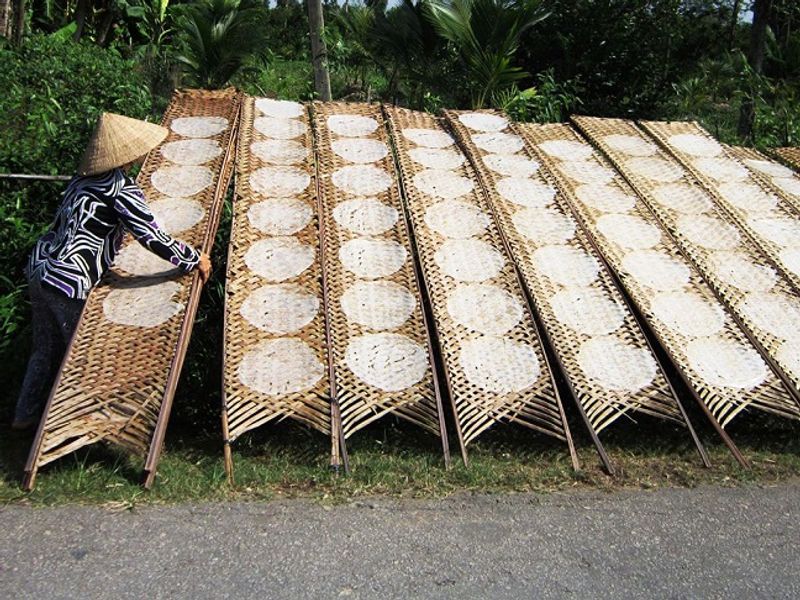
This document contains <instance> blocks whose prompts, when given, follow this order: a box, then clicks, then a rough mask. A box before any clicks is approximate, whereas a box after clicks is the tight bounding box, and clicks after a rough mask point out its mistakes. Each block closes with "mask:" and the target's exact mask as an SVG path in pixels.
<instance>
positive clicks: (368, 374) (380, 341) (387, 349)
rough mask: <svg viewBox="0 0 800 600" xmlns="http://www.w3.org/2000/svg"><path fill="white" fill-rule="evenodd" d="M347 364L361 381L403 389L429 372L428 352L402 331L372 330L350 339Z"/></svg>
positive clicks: (382, 387)
mask: <svg viewBox="0 0 800 600" xmlns="http://www.w3.org/2000/svg"><path fill="white" fill-rule="evenodd" d="M344 360H345V363H346V364H347V366H348V367H349V368H350V370H351V371H352V372H353V373H354V374H355V376H356V377H358V378H359V379H361V381H363V382H365V383H367V384H369V385H371V386H373V387H376V388H378V389H381V390H384V391H386V392H399V391H400V390H405V389H407V388H410V387H411V386H413V385H415V384H417V383H419V382H420V381H422V379H423V377H425V374H426V373H427V372H428V353H427V351H426V350H425V348H423V347H422V345H420V344H418V343H417V342H415V341H414V340H412V339H410V338H408V337H406V336H404V335H401V334H399V333H368V334H366V335H362V336H359V337H356V338H353V339H351V340H350V343H349V344H348V345H347V350H346V351H345V359H344Z"/></svg>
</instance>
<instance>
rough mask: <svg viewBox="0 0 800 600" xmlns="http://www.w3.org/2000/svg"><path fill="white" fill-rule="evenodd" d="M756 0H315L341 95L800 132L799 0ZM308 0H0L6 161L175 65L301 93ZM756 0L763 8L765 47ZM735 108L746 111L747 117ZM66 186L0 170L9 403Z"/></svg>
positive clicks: (65, 164) (215, 297)
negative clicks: (46, 238)
mask: <svg viewBox="0 0 800 600" xmlns="http://www.w3.org/2000/svg"><path fill="white" fill-rule="evenodd" d="M312 1H313V0H312ZM755 4H757V5H756V6H754V3H753V2H752V1H749V0H393V1H392V2H391V4H390V5H387V2H386V0H366V3H365V4H360V3H355V2H352V1H347V2H343V3H341V4H339V3H336V2H333V1H329V2H328V1H326V2H325V3H324V7H323V8H324V15H325V21H326V29H325V32H324V39H325V41H326V44H327V49H328V56H327V58H328V64H329V67H330V74H331V87H332V92H333V97H334V98H337V99H345V100H367V101H373V100H382V101H387V102H394V103H398V104H401V105H405V106H409V107H412V108H415V109H421V110H428V111H435V110H437V109H439V108H441V107H454V108H466V107H473V106H474V107H480V106H494V107H498V108H502V109H504V110H507V111H508V112H509V113H510V114H511V115H512V116H513V117H514V118H516V119H519V120H537V121H557V120H561V119H564V118H565V117H566V116H567V115H568V114H570V113H572V112H579V113H583V114H590V115H601V116H622V117H627V118H648V119H665V118H675V119H698V120H700V121H701V122H702V123H703V124H704V125H705V126H706V127H708V128H709V129H710V130H711V131H712V132H713V133H714V134H715V135H717V136H718V137H719V138H720V139H722V140H723V141H726V142H735V143H743V142H744V143H748V144H752V145H756V146H760V147H764V146H774V145H792V144H797V143H798V138H800V104H798V94H799V93H800V30H798V23H799V22H800V3H798V2H796V1H795V0H758V2H757V3H755ZM8 7H10V8H11V12H10V13H9V12H8V11H7V10H6V9H7V8H8ZM20 7H21V8H22V13H21V14H24V17H25V18H24V19H23V20H22V26H21V27H19V26H17V27H15V26H14V24H15V23H17V22H18V20H17V19H15V18H14V14H15V12H14V11H19V9H20ZM306 8H307V7H306V5H305V4H303V3H300V2H298V1H297V0H277V3H276V2H275V1H273V2H272V3H271V4H269V5H268V4H267V3H265V2H263V1H262V0H196V1H192V2H185V1H184V2H176V1H174V0H173V1H172V2H171V1H170V0H27V1H26V0H0V89H3V90H4V91H3V94H2V95H0V115H3V117H2V123H3V127H2V128H0V172H23V173H45V174H57V173H66V174H68V173H70V172H72V171H73V169H74V168H75V166H76V165H77V162H78V159H79V156H80V154H81V151H82V149H83V146H84V144H85V142H86V140H87V138H88V135H89V132H90V128H91V126H92V124H93V122H94V120H95V118H96V117H97V115H98V114H99V112H101V111H104V110H112V111H115V112H120V113H124V114H128V115H131V116H135V117H139V118H150V119H153V120H158V119H159V117H160V113H161V110H162V109H163V107H164V106H165V105H166V103H167V102H168V99H169V95H170V93H171V90H172V89H174V88H175V87H176V86H179V85H188V86H205V87H222V86H226V85H236V86H238V87H240V88H242V89H244V90H246V91H247V92H250V93H253V94H259V95H270V96H277V97H280V98H286V99H294V100H309V99H312V98H314V95H315V92H314V89H315V86H314V77H313V69H312V64H311V56H310V42H309V24H308V19H307V16H306V15H307V11H306ZM754 8H755V9H756V14H759V15H762V18H760V19H757V21H758V22H760V23H762V24H763V26H764V27H763V30H764V35H763V44H760V43H759V44H757V45H758V47H760V48H761V49H762V50H763V52H762V55H763V57H762V58H763V60H761V62H760V63H759V61H758V60H754V58H755V59H757V58H758V56H755V57H754V54H753V48H754V44H753V40H754V39H756V40H757V39H758V35H757V34H758V28H757V27H756V28H754V27H753V25H752V23H751V22H752V15H753V9H754ZM8 14H10V15H11V18H10V19H4V18H3V15H8ZM754 33H755V34H756V35H755V36H754ZM3 35H5V36H6V38H7V39H5V38H3V37H2V36H3ZM743 107H744V108H743ZM747 111H750V112H751V113H752V124H751V126H748V127H745V128H744V129H742V128H741V127H740V120H741V115H742V114H743V113H746V112H747ZM61 189H62V185H61V184H44V183H35V184H29V183H26V184H21V183H19V182H9V181H6V180H0V380H2V381H3V382H4V383H6V385H4V386H3V390H2V391H1V392H0V419H2V420H3V421H6V420H7V419H9V418H10V414H11V407H12V405H13V402H14V401H15V398H16V389H17V387H18V384H19V381H20V379H21V374H22V370H23V368H24V363H25V360H26V357H27V344H28V337H29V331H28V309H27V303H26V300H25V289H24V277H23V274H22V266H23V264H24V260H25V257H26V255H27V253H28V252H29V250H30V247H31V245H32V243H33V241H34V240H35V239H36V237H37V236H38V235H39V234H40V233H41V232H42V231H43V230H44V228H46V227H47V225H48V224H49V220H50V218H51V216H52V214H53V212H54V210H55V207H56V205H57V203H58V201H59V193H60V190H61ZM225 236H226V223H225V222H223V226H222V227H221V230H220V238H221V240H224V239H225ZM223 250H224V248H223V244H218V245H217V253H218V256H217V271H216V273H217V275H216V277H215V279H214V280H213V281H212V284H211V285H210V286H208V288H207V289H206V291H205V292H204V293H205V297H204V301H203V305H202V306H203V308H202V309H201V313H200V315H199V320H198V327H197V328H196V330H195V334H194V337H193V341H192V347H191V351H190V355H189V361H188V363H187V367H186V369H184V381H183V382H182V384H181V386H180V392H179V398H178V401H177V402H176V414H175V418H174V425H175V427H173V429H172V431H176V432H177V433H176V434H175V435H178V436H181V435H183V432H186V431H192V432H194V434H193V435H196V434H198V432H200V434H199V435H201V436H202V435H207V436H209V437H210V438H211V439H216V437H217V435H218V433H217V431H218V430H217V427H218V422H217V406H218V402H219V398H218V392H217V390H218V389H219V385H218V381H216V380H215V377H217V374H218V373H219V369H218V368H216V367H215V366H214V365H215V364H218V361H219V344H218V340H219V328H220V327H221V325H220V323H221V319H220V315H221V310H222V293H221V290H222V280H221V277H220V274H221V273H222V272H223V271H224V264H223V261H224V251H223ZM209 365H211V366H209ZM0 433H2V429H0Z"/></svg>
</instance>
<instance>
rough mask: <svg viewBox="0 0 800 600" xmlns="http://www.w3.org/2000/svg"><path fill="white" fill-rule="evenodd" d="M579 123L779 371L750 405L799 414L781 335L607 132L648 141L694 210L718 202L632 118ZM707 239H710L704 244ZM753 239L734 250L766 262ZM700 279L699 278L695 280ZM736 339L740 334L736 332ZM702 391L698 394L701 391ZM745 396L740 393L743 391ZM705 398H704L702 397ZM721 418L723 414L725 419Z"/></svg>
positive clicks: (778, 287) (781, 285)
mask: <svg viewBox="0 0 800 600" xmlns="http://www.w3.org/2000/svg"><path fill="white" fill-rule="evenodd" d="M573 120H574V121H575V123H576V124H577V125H578V127H579V128H580V129H581V130H582V131H583V132H584V133H585V134H586V135H587V136H588V137H589V138H590V139H591V140H592V141H593V142H594V143H595V144H596V145H597V146H598V147H599V148H600V149H601V150H602V151H603V152H604V153H605V154H606V155H607V156H608V158H609V159H610V160H611V162H612V163H613V164H614V165H615V166H616V167H617V169H618V170H619V172H620V173H621V174H622V175H623V176H624V177H625V179H626V180H627V182H628V183H629V184H630V186H631V187H632V188H633V189H634V190H635V191H636V192H637V193H638V194H639V196H640V197H641V199H642V201H643V202H644V204H645V205H646V206H647V208H648V209H649V210H650V211H651V214H653V215H654V216H655V217H656V218H657V219H658V221H659V222H660V223H661V224H662V225H663V227H664V228H665V229H666V230H667V231H668V232H669V233H670V234H671V236H672V239H673V240H674V242H675V244H676V248H677V249H680V251H681V252H682V253H683V255H684V256H685V257H686V258H687V259H688V260H689V261H690V262H691V263H692V264H693V266H694V268H695V269H697V271H698V272H699V273H700V274H701V275H702V276H703V278H704V279H705V281H706V283H707V284H708V287H709V288H710V289H711V290H712V291H713V292H714V293H715V294H716V296H717V298H718V299H719V300H720V302H721V303H722V304H723V305H724V306H725V307H726V308H727V309H728V313H729V314H730V316H731V317H732V318H733V320H734V321H735V322H736V324H737V325H738V326H739V328H740V329H741V330H742V332H743V333H744V334H745V335H746V336H747V337H748V338H749V340H750V342H751V343H752V344H753V345H754V346H755V347H756V348H757V349H758V350H759V351H760V352H761V354H762V356H763V357H764V359H765V360H766V361H767V363H768V364H769V365H770V367H772V369H773V371H774V372H775V373H776V374H777V375H778V377H779V379H780V380H781V381H773V380H771V381H770V382H769V385H767V384H766V382H765V384H762V385H761V386H759V387H758V388H757V389H754V390H750V391H749V392H748V395H747V398H748V399H749V400H746V402H752V406H753V407H754V408H757V409H759V410H764V411H767V412H771V413H774V414H777V415H779V416H784V417H790V418H800V410H798V405H797V403H796V401H795V400H794V399H793V397H792V395H793V394H794V393H796V391H795V388H794V387H793V385H792V382H791V379H790V378H789V376H788V374H787V373H785V372H784V370H783V369H781V368H780V367H779V365H778V363H777V360H776V359H775V356H774V353H775V352H776V351H777V350H778V349H779V347H780V344H781V343H783V340H780V339H778V338H776V337H775V336H773V335H771V334H770V333H769V332H767V331H764V330H762V329H760V328H758V327H757V326H756V324H755V323H753V322H752V320H751V319H749V318H748V317H747V315H745V314H744V313H743V312H742V311H741V310H740V309H739V308H738V307H739V303H740V302H741V300H742V299H743V298H744V296H745V292H744V291H743V290H741V289H739V288H738V287H736V286H734V285H732V284H730V283H728V282H726V281H723V280H722V279H721V278H720V277H719V276H718V275H717V274H716V272H715V270H714V268H713V265H712V263H711V262H710V258H711V257H712V255H713V254H712V252H711V251H710V250H709V249H708V248H706V247H704V246H701V245H700V244H697V243H695V242H693V241H691V240H690V239H689V238H688V237H687V236H685V235H683V234H682V233H681V231H680V230H679V228H678V226H677V222H678V218H679V213H678V212H677V211H675V210H672V209H670V208H669V207H667V206H666V205H664V204H663V203H662V202H661V201H660V200H659V198H658V196H657V189H658V184H657V182H654V181H652V180H651V179H648V178H646V177H644V176H642V175H640V174H638V173H636V172H634V171H633V170H631V169H630V168H629V167H628V166H626V161H627V160H628V159H629V158H630V156H629V155H627V154H625V153H623V152H621V151H619V150H616V149H614V148H613V147H611V146H610V145H609V144H608V143H607V141H606V139H605V138H606V137H607V136H610V135H614V136H625V137H626V138H630V139H635V140H639V141H640V142H645V143H649V144H651V146H652V150H653V154H652V158H655V159H660V160H663V161H665V162H664V163H662V164H663V165H666V166H667V167H668V168H669V169H671V170H672V169H677V170H678V171H677V172H679V173H680V174H681V178H680V179H679V180H678V181H677V183H682V184H686V185H688V186H690V187H691V189H692V190H694V193H695V194H696V195H697V198H698V201H702V202H703V204H702V206H701V207H700V208H699V209H698V211H699V212H698V214H703V215H706V216H712V217H717V216H718V215H720V209H719V208H717V207H716V205H715V204H714V202H713V200H712V198H711V197H710V196H709V195H708V194H707V193H706V192H705V190H704V189H703V188H701V187H700V186H698V185H697V183H696V182H695V181H694V180H693V179H692V178H691V176H690V175H689V173H688V172H687V171H685V170H684V169H683V168H682V167H681V166H680V165H679V164H678V163H677V162H676V161H675V160H674V159H673V158H672V157H671V156H670V155H669V154H668V153H666V152H665V151H664V150H662V149H661V148H660V147H658V146H657V145H656V144H653V143H652V140H651V139H650V138H649V137H648V136H647V135H646V134H645V133H644V132H643V131H642V130H641V129H639V128H638V127H637V126H636V125H635V124H633V123H632V122H630V121H625V120H622V119H599V118H592V117H576V118H574V119H573ZM705 233H706V236H707V238H708V240H709V241H713V240H716V239H717V237H718V236H720V235H721V234H720V233H719V232H717V231H715V230H713V229H709V230H708V231H706V232H705ZM707 245H708V244H707ZM751 247H752V246H751V245H750V244H749V243H748V242H747V240H746V239H744V238H742V243H741V244H740V246H739V248H738V249H737V251H740V252H741V253H742V256H745V257H749V260H750V261H751V262H752V263H753V264H755V265H757V266H758V267H763V268H765V269H766V268H768V267H764V265H763V264H761V263H760V262H759V259H758V256H759V254H758V253H757V252H755V251H754V250H751ZM698 285H699V284H698ZM774 291H776V292H777V293H780V294H786V295H788V296H791V290H790V288H789V286H788V284H786V283H785V282H783V281H781V280H780V279H779V278H777V277H776V281H775V286H774ZM736 337H737V339H738V338H739V337H740V336H738V335H737V336H736ZM701 397H702V396H701ZM742 398H743V399H744V396H743V397H742ZM704 400H707V399H705V398H704ZM731 402H735V398H731ZM724 424H725V421H724V420H723V425H724Z"/></svg>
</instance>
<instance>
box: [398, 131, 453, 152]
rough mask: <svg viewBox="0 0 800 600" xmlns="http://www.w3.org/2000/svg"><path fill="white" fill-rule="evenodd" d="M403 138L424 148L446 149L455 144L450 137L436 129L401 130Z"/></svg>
mask: <svg viewBox="0 0 800 600" xmlns="http://www.w3.org/2000/svg"><path fill="white" fill-rule="evenodd" d="M403 137H404V138H406V139H407V140H408V141H410V142H413V143H415V144H416V145H417V146H423V147H425V148H447V147H448V146H452V145H454V144H455V141H454V140H453V138H452V137H450V136H449V135H447V134H446V133H445V132H444V131H439V130H438V129H413V128H410V129H403Z"/></svg>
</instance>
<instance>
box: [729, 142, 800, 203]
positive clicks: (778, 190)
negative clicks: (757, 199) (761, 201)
mask: <svg viewBox="0 0 800 600" xmlns="http://www.w3.org/2000/svg"><path fill="white" fill-rule="evenodd" d="M725 148H726V149H727V150H728V152H729V153H730V155H731V156H733V157H734V158H736V159H737V160H739V161H740V162H741V163H742V164H743V165H744V166H745V167H747V169H748V170H749V171H750V174H751V175H752V176H753V177H755V178H756V179H757V180H758V181H759V183H760V184H761V185H762V186H764V187H765V188H766V190H768V193H773V194H775V195H776V196H779V197H780V198H782V199H783V200H784V201H785V202H786V204H787V205H788V206H790V207H791V208H792V209H793V210H794V212H795V214H800V175H798V174H797V173H795V172H794V171H793V170H792V169H790V168H789V167H786V166H784V165H782V164H781V163H780V162H778V161H777V160H773V159H771V158H770V157H769V156H767V155H766V154H764V153H763V152H759V151H758V150H756V149H755V148H744V147H742V146H725Z"/></svg>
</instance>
